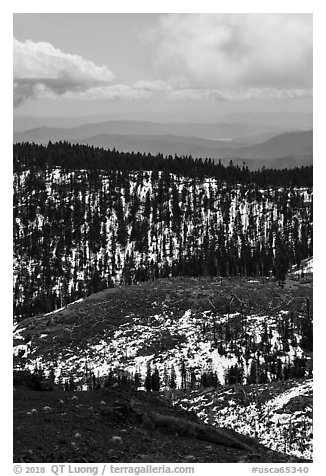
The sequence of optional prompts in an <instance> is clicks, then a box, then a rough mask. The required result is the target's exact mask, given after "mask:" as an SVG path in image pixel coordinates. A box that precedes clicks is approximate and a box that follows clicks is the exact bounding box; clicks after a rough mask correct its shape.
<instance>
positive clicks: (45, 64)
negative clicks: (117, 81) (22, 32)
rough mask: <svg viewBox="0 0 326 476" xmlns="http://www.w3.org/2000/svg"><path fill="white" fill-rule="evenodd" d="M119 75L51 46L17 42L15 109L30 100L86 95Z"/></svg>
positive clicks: (40, 43) (15, 45)
mask: <svg viewBox="0 0 326 476" xmlns="http://www.w3.org/2000/svg"><path fill="white" fill-rule="evenodd" d="M114 78H115V75H114V74H113V73H112V72H111V71H110V70H109V69H108V68H107V67H106V66H97V65H96V64H94V63H93V62H92V61H87V60H85V59H84V58H82V57H81V56H77V55H72V54H68V53H64V52H63V51H61V50H59V49H57V48H55V47H54V46H53V45H51V44H50V43H45V42H37V43H36V42H34V41H31V40H27V41H25V42H20V41H18V40H16V39H14V106H19V105H20V104H21V103H22V102H24V101H26V100H27V99H36V98H38V97H44V96H53V95H54V96H57V95H64V94H66V93H83V92H86V91H88V90H90V89H92V88H94V87H98V86H101V85H107V84H109V83H111V82H112V81H113V80H114Z"/></svg>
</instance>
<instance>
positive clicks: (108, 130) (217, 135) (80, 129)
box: [14, 121, 284, 142]
mask: <svg viewBox="0 0 326 476" xmlns="http://www.w3.org/2000/svg"><path fill="white" fill-rule="evenodd" d="M266 132H269V133H270V132H275V135H277V134H278V133H281V132H284V128H282V127H277V126H269V125H266V124H243V123H229V122H218V123H196V122H184V123H177V122H176V123H169V124H167V123H163V122H150V121H104V122H97V123H89V124H83V125H80V126H76V127H70V128H66V127H59V128H58V127H37V128H34V129H28V130H25V131H23V132H18V133H16V134H14V141H15V142H18V141H21V140H34V141H35V140H46V141H48V140H51V141H53V140H65V139H75V140H77V139H86V138H87V137H92V136H94V135H99V134H121V135H177V136H186V137H200V138H202V139H212V140H218V139H235V138H236V137H240V136H246V137H247V136H253V135H257V134H260V133H266Z"/></svg>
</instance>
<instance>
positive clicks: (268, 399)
mask: <svg viewBox="0 0 326 476" xmlns="http://www.w3.org/2000/svg"><path fill="white" fill-rule="evenodd" d="M312 385H313V382H312V379H304V380H301V381H294V380H291V381H288V382H284V383H280V382H274V383H269V384H266V385H250V386H246V387H233V388H232V387H231V388H228V389H227V390H225V389H219V390H212V389H210V390H209V391H207V390H206V391H200V390H199V391H194V392H191V393H188V394H187V395H186V396H183V395H180V396H179V397H178V398H177V400H176V403H177V404H178V405H180V406H181V407H182V408H183V409H185V410H192V411H195V412H196V413H197V415H199V416H200V417H201V418H202V419H203V420H204V421H205V422H206V423H209V424H211V425H216V426H219V427H227V428H232V429H233V430H235V431H237V432H238V433H241V434H243V435H247V436H251V437H255V438H257V439H258V440H259V442H260V443H262V444H263V445H265V446H267V447H268V448H271V449H273V450H275V451H280V452H284V453H287V454H290V455H293V456H297V457H301V458H305V459H312Z"/></svg>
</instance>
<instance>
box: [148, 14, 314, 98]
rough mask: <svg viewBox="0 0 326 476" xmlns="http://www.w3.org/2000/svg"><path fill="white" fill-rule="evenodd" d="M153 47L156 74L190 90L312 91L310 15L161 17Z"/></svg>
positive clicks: (179, 15)
mask: <svg viewBox="0 0 326 476" xmlns="http://www.w3.org/2000/svg"><path fill="white" fill-rule="evenodd" d="M155 41H156V42H157V49H156V60H155V63H154V66H155V69H156V71H157V74H161V75H167V76H169V75H170V74H174V75H176V76H178V77H180V78H181V77H184V78H185V79H186V80H187V81H189V83H191V85H192V87H193V88H207V89H228V90H231V89H234V90H237V89H248V90H250V89H257V88H261V89H262V90H265V91H267V90H276V89H279V90H283V91H284V90H287V89H289V90H292V91H294V90H300V89H302V90H307V89H310V88H312V15H310V14H273V13H268V14H258V13H254V14H252V13H251V14H240V13H238V14H213V13H209V14H168V15H162V17H161V18H160V23H159V27H158V28H157V29H156V32H155ZM165 77H166V76H165Z"/></svg>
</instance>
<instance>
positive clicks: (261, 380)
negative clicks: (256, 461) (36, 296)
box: [14, 274, 312, 459]
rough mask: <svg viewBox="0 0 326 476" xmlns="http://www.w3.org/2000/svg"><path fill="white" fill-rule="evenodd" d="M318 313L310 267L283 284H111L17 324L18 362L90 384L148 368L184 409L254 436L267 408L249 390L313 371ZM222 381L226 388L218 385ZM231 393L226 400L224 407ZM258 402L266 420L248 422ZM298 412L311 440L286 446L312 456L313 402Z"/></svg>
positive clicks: (264, 433)
mask: <svg viewBox="0 0 326 476" xmlns="http://www.w3.org/2000/svg"><path fill="white" fill-rule="evenodd" d="M311 319H312V279H311V275H310V274H307V275H304V276H303V277H298V276H297V275H293V277H292V278H289V279H288V280H287V283H286V285H285V286H284V288H282V287H280V286H278V285H277V284H276V283H275V282H273V281H271V282H269V280H263V281H257V280H250V279H249V280H248V279H247V280H246V279H242V280H234V279H231V280H228V279H222V280H217V279H189V278H187V279H186V278H178V279H165V280H158V281H155V282H146V283H141V284H139V285H134V286H129V287H128V286H127V287H119V288H114V289H110V290H105V291H102V292H101V293H98V294H94V295H92V296H90V297H88V298H85V299H84V300H80V301H79V302H76V303H74V304H70V305H68V306H67V307H66V308H64V309H59V310H57V311H54V312H52V313H50V314H46V315H44V316H37V317H34V318H30V319H25V320H24V321H23V322H22V323H21V324H20V325H18V326H16V328H15V333H14V346H15V347H14V352H15V359H14V363H15V368H16V369H20V368H29V369H30V370H34V369H35V366H37V367H38V368H39V369H42V372H45V374H48V373H49V372H54V375H55V379H56V381H57V382H58V383H59V382H62V383H64V382H65V381H68V380H69V381H70V380H71V378H72V379H73V381H74V385H75V388H84V389H87V388H94V385H100V386H104V387H106V388H111V387H112V385H113V386H114V385H116V384H118V382H126V383H127V382H128V381H133V382H135V383H134V385H136V386H140V388H144V385H145V386H147V385H148V381H147V383H146V379H147V378H148V375H150V376H151V377H150V378H151V379H152V381H153V378H154V377H153V375H155V373H157V375H158V381H159V385H158V387H159V388H161V389H165V390H167V391H168V392H169V393H170V395H175V392H177V400H176V401H177V402H178V401H179V402H180V403H181V405H182V406H183V408H187V409H193V410H194V411H195V412H196V413H197V415H198V416H199V417H200V418H203V419H204V420H205V421H206V422H209V423H210V424H217V425H218V426H228V427H229V428H231V429H233V430H237V431H238V432H240V433H241V432H242V433H245V434H246V433H247V434H249V436H255V435H256V433H255V432H256V431H257V428H256V425H257V423H261V421H260V420H262V421H263V419H264V415H265V417H266V412H264V411H263V410H262V411H261V412H260V410H259V408H260V407H259V405H258V407H257V402H256V400H254V399H251V398H250V395H251V394H253V393H255V392H257V393H259V394H261V393H262V389H263V388H265V389H271V391H270V393H269V397H268V398H272V396H273V395H275V394H274V393H273V391H272V389H273V388H275V389H276V390H277V391H276V393H277V394H278V395H282V394H283V393H284V394H286V392H287V390H288V389H289V388H290V387H295V385H297V384H296V383H295V381H294V382H292V381H291V380H290V379H291V378H292V379H293V378H294V379H302V378H304V377H305V376H306V377H307V376H309V375H311V370H312V366H311V358H312V334H311ZM136 375H137V377H136ZM284 381H285V382H286V384H285V385H284V383H282V382H284ZM136 382H137V384H136ZM221 384H223V385H226V386H227V387H225V389H224V390H223V387H222V388H220V390H219V392H218V393H217V390H216V388H219V387H220V385H221ZM234 385H237V386H240V387H241V386H242V385H244V386H243V388H244V390H245V394H246V395H247V396H248V398H247V402H245V403H244V402H243V407H244V408H243V410H242V413H239V412H237V413H236V417H235V418H234V419H233V420H232V418H231V417H230V418H228V420H225V418H226V417H227V415H231V413H230V412H229V410H225V411H226V413H224V415H225V417H224V419H223V417H222V416H221V415H223V411H222V410H223V407H225V402H226V404H227V407H226V408H231V409H232V405H233V403H232V402H233V401H234V399H235V398H234V397H233V391H232V390H231V389H232V388H233V386H234ZM257 385H259V387H257ZM300 385H301V384H299V386H300ZM228 386H229V387H228ZM198 387H199V388H206V391H205V392H203V393H202V395H206V397H205V396H202V397H201V396H200V395H201V393H200V391H199V393H196V392H193V393H191V389H196V388H198ZM212 387H214V388H215V390H214V391H213V390H210V388H212ZM175 388H177V389H179V390H176V389H175ZM258 389H259V390H258ZM189 391H190V394H188V392H189ZM207 391H208V392H211V393H207ZM178 392H179V393H178ZM180 392H181V395H180ZM266 392H267V393H268V392H269V390H266ZM224 393H225V399H224V403H223V401H222V403H223V405H222V407H221V405H218V406H216V405H215V403H216V399H219V397H222V396H223V395H224ZM226 397H227V398H226ZM235 397H236V399H237V398H240V397H239V395H238V396H236V395H235ZM223 398H224V397H223ZM223 398H221V399H219V402H221V400H223ZM242 398H243V395H242ZM268 398H267V399H268ZM205 399H206V400H205ZM187 402H188V403H187ZM205 402H206V403H205ZM207 402H209V403H207ZM214 402H215V403H214ZM251 403H252V405H251ZM299 403H300V402H299ZM199 404H200V405H199ZM205 404H207V408H205ZM248 405H249V406H248ZM309 405H310V404H309ZM213 406H214V407H215V408H214V409H213V408H212V407H213ZM275 408H276V407H275ZM208 409H210V410H212V411H211V412H210V413H207V410H208ZM253 411H255V412H256V413H255V414H254V415H258V414H259V415H260V420H259V419H258V417H257V418H255V416H253V418H252V423H249V430H248V425H247V426H246V427H245V425H244V424H243V423H241V418H243V419H244V420H247V423H248V418H247V417H248V413H250V414H253ZM275 411H276V410H275ZM259 412H260V413H259ZM271 412H272V413H273V411H272V410H271ZM295 412H299V414H298V413H295ZM290 413H291V418H290V419H289V418H288V419H287V422H286V423H287V424H288V421H289V420H290V421H291V419H292V425H293V426H292V427H293V428H294V426H295V427H300V432H301V433H302V432H303V431H304V430H303V429H302V425H304V428H306V430H307V435H306V436H305V441H304V444H302V445H301V446H300V447H299V446H298V445H297V446H295V451H294V452H293V451H292V450H293V447H292V446H289V445H288V446H287V450H286V449H284V445H283V446H282V444H283V443H284V441H283V440H282V441H281V442H280V443H279V444H278V446H277V450H278V451H282V452H284V451H286V452H289V454H292V455H295V456H300V457H304V458H308V459H310V458H311V435H309V436H308V434H309V433H310V432H311V405H310V406H307V405H303V406H302V403H301V404H300V405H299V408H297V407H296V406H294V407H293V408H292V409H291V411H290ZM280 418H281V416H280ZM278 420H279V418H276V417H275V418H272V419H271V418H269V419H268V420H267V421H266V422H264V425H261V426H260V427H259V428H260V431H259V432H258V437H259V440H260V441H261V442H263V443H264V444H265V445H269V446H271V447H272V448H274V449H275V446H273V445H274V443H275V441H274V440H275V439H272V438H271V436H270V435H273V432H277V431H278V425H279V423H278ZM281 420H282V419H281ZM282 424H284V422H283V421H282ZM266 425H267V426H266ZM241 426H243V427H245V428H244V429H245V432H244V431H243V429H241ZM301 433H300V434H301ZM256 436H257V435H256Z"/></svg>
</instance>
